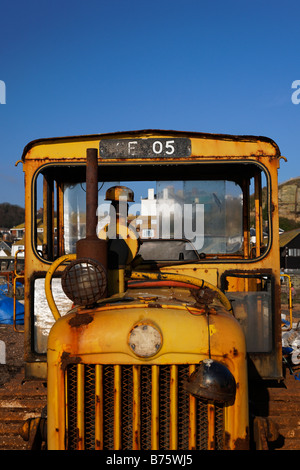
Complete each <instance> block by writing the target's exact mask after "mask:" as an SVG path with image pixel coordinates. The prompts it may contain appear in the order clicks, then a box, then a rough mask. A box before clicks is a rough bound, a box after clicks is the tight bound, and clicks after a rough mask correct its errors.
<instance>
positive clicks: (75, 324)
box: [69, 313, 94, 328]
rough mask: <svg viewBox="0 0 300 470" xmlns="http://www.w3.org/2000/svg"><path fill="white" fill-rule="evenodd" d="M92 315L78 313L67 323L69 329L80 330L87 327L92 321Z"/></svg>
mask: <svg viewBox="0 0 300 470" xmlns="http://www.w3.org/2000/svg"><path fill="white" fill-rule="evenodd" d="M93 319H94V318H93V315H90V314H89V313H78V314H76V315H75V316H74V317H72V318H71V320H70V321H69V325H70V327H71V328H80V327H81V326H85V325H88V324H89V323H91V322H92V321H93Z"/></svg>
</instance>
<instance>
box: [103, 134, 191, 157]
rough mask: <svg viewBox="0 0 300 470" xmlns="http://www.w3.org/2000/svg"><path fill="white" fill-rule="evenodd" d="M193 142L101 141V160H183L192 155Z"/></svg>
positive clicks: (166, 140) (170, 140)
mask: <svg viewBox="0 0 300 470" xmlns="http://www.w3.org/2000/svg"><path fill="white" fill-rule="evenodd" d="M191 148H192V147H191V141H190V139H186V138H181V137H180V138H174V139H170V138H169V139H165V138H159V139H152V138H151V139H107V140H101V141H100V146H99V151H100V158H155V157H163V158H168V157H169V158H181V157H189V156H190V155H191Z"/></svg>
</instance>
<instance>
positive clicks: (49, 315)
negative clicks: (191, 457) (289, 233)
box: [22, 130, 283, 451]
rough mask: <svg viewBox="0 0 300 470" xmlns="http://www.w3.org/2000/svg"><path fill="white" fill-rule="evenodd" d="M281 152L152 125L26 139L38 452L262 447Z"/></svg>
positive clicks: (276, 354) (274, 325)
mask: <svg viewBox="0 0 300 470" xmlns="http://www.w3.org/2000/svg"><path fill="white" fill-rule="evenodd" d="M281 158H282V157H281V155H280V151H279V148H278V146H277V145H276V143H275V142H274V141H272V140H271V139H269V138H266V137H253V136H232V135H214V134H205V133H195V132H178V131H158V130H143V131H134V132H123V133H112V134H99V135H87V136H76V137H64V138H53V139H44V140H37V141H33V142H31V143H29V144H28V145H27V146H26V147H25V149H24V153H23V156H22V162H23V170H24V172H25V190H26V241H25V292H26V299H25V326H24V328H25V362H26V375H27V377H35V378H40V379H43V380H46V379H47V390H48V402H47V418H46V420H47V448H48V449H54V450H73V449H83V450H89V449H91V450H102V449H104V450H121V449H122V450H144V449H148V450H153V451H155V450H161V449H164V450H177V451H180V450H205V449H212V450H216V449H249V448H251V445H252V444H251V442H254V446H256V448H261V445H262V444H261V442H262V441H263V440H264V439H266V436H265V435H264V436H263V435H262V434H263V432H262V430H263V429H265V426H264V425H263V424H262V421H261V420H262V417H258V418H257V417H253V413H252V412H251V410H249V390H250V386H251V383H254V382H255V380H257V379H259V381H261V380H275V381H280V380H281V379H282V377H283V372H282V348H281V319H280V266H279V226H278V200H277V199H278V198H277V171H278V168H279V163H280V159H281ZM37 427H38V426H32V428H33V429H35V430H36V429H37ZM271 434H272V433H271V432H270V425H269V423H268V436H267V437H269V438H270V435H271Z"/></svg>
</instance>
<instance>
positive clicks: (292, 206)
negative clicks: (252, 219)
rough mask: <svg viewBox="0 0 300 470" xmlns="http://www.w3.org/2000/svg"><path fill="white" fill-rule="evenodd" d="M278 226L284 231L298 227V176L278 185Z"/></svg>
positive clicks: (299, 204)
mask: <svg viewBox="0 0 300 470" xmlns="http://www.w3.org/2000/svg"><path fill="white" fill-rule="evenodd" d="M278 205H279V226H280V228H282V229H283V230H285V231H288V230H292V229H294V228H299V227H300V177H297V178H291V179H290V180H288V181H285V182H284V183H281V184H279V186H278Z"/></svg>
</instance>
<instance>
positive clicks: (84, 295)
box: [62, 258, 107, 306]
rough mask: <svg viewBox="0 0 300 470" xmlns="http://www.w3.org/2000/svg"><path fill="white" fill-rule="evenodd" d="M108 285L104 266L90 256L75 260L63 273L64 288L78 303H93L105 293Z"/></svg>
mask: <svg viewBox="0 0 300 470" xmlns="http://www.w3.org/2000/svg"><path fill="white" fill-rule="evenodd" d="M106 287H107V276H106V271H105V269H104V267H103V266H102V264H100V263H98V262H97V261H94V260H92V259H89V258H81V259H78V260H75V261H73V262H72V263H70V264H69V266H67V267H66V269H65V270H64V272H63V275H62V288H63V290H64V292H65V294H66V295H67V296H68V297H69V299H71V300H72V301H73V302H74V304H76V305H84V306H89V305H93V304H94V303H95V302H97V301H98V300H100V299H101V298H102V297H103V296H104V295H105V293H106Z"/></svg>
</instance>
